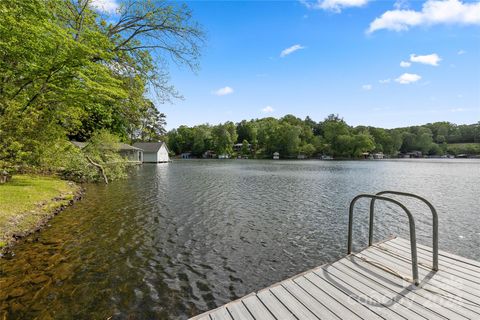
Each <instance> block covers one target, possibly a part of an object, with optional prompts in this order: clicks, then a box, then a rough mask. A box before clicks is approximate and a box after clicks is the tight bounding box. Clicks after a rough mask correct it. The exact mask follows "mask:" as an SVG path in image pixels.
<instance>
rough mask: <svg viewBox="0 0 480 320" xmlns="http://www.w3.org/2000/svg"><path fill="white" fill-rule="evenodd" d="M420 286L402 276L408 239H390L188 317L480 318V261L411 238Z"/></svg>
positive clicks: (407, 265)
mask: <svg viewBox="0 0 480 320" xmlns="http://www.w3.org/2000/svg"><path fill="white" fill-rule="evenodd" d="M418 262H419V279H420V285H419V286H418V287H415V286H413V285H412V284H411V282H410V281H409V275H410V274H411V264H410V244H409V242H408V241H407V240H404V239H401V238H394V239H391V240H388V241H385V242H383V243H379V244H376V245H374V246H372V247H369V248H367V249H365V250H363V251H361V252H359V253H356V254H351V255H349V256H347V257H345V258H343V259H341V260H338V261H336V262H334V263H332V264H327V265H323V266H320V267H318V268H315V269H313V270H310V271H307V272H305V273H302V274H300V275H297V276H295V277H293V278H290V279H287V280H285V281H282V282H280V283H277V284H275V285H273V286H271V287H269V288H266V289H263V290H260V291H259V292H257V293H251V294H249V295H247V296H245V297H243V298H241V299H239V300H236V301H233V302H230V303H227V304H226V305H224V306H222V307H220V308H217V309H214V310H211V311H208V312H206V313H203V314H201V315H199V316H196V317H194V318H192V319H195V320H216V319H222V320H223V319H225V320H227V319H228V320H232V319H233V320H238V319H246V320H253V319H267V320H270V319H272V320H274V319H282V320H283V319H480V262H477V261H474V260H470V259H466V258H463V257H460V256H456V255H453V254H450V253H447V252H442V251H440V253H439V271H437V272H434V271H431V264H432V252H431V248H429V247H426V246H422V245H418Z"/></svg>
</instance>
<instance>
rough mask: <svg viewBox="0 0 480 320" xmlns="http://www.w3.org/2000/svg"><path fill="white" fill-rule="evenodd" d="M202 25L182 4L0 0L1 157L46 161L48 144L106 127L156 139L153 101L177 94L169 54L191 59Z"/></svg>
mask: <svg viewBox="0 0 480 320" xmlns="http://www.w3.org/2000/svg"><path fill="white" fill-rule="evenodd" d="M203 38H204V35H203V32H202V30H201V28H200V27H199V26H198V24H197V23H195V22H194V21H193V19H192V15H191V12H190V10H189V9H188V7H187V6H185V5H183V4H179V3H174V2H167V1H133V0H129V1H124V2H122V5H121V6H120V8H119V9H118V12H117V14H114V15H109V16H106V15H104V14H101V13H100V12H98V11H96V10H95V8H94V7H93V6H92V1H91V0H29V1H24V0H9V1H1V2H0V75H1V76H0V162H2V163H7V164H8V163H9V164H11V165H22V166H26V165H30V166H39V165H48V162H49V161H47V159H45V157H46V155H47V154H50V155H51V154H52V152H51V150H53V149H55V150H57V151H58V150H67V149H68V148H67V147H66V143H67V142H68V140H72V139H74V140H79V141H86V140H89V139H91V138H92V137H95V136H96V135H97V133H98V132H101V131H102V132H103V131H106V132H108V133H109V134H111V135H114V136H116V137H118V138H119V139H120V140H122V141H127V142H129V141H131V140H140V139H141V140H146V141H153V140H158V139H159V138H160V136H161V135H163V134H164V133H165V131H164V125H165V115H164V114H163V113H161V112H159V111H158V109H157V107H158V106H157V105H155V103H156V104H158V103H162V102H165V101H169V100H171V99H175V98H179V97H181V96H180V94H179V93H178V92H177V91H176V90H175V88H174V87H173V86H172V85H170V83H169V75H168V63H169V62H173V63H175V64H177V65H185V66H187V67H188V68H191V69H192V70H196V69H197V67H198V59H199V55H200V48H201V46H202V44H203Z"/></svg>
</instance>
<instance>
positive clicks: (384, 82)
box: [378, 78, 392, 84]
mask: <svg viewBox="0 0 480 320" xmlns="http://www.w3.org/2000/svg"><path fill="white" fill-rule="evenodd" d="M390 81H392V80H391V79H390V78H389V79H383V80H378V82H380V83H381V84H386V83H390Z"/></svg>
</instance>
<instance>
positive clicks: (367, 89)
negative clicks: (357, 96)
mask: <svg viewBox="0 0 480 320" xmlns="http://www.w3.org/2000/svg"><path fill="white" fill-rule="evenodd" d="M362 89H363V90H365V91H370V90H372V89H373V86H372V85H371V84H364V85H363V86H362Z"/></svg>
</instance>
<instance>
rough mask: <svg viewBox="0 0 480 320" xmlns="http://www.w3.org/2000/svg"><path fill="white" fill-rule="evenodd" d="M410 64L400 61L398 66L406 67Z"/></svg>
mask: <svg viewBox="0 0 480 320" xmlns="http://www.w3.org/2000/svg"><path fill="white" fill-rule="evenodd" d="M411 65H412V64H411V63H410V62H408V61H400V67H402V68H408V67H410V66H411Z"/></svg>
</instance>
